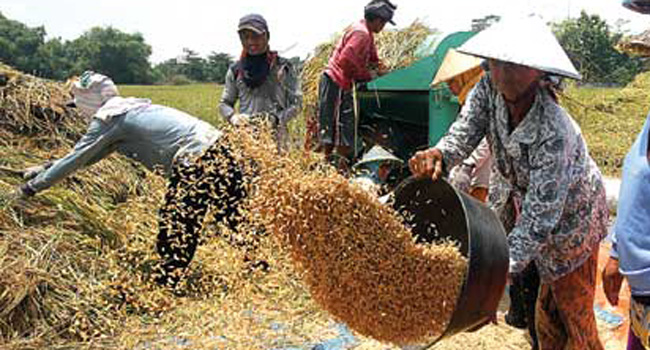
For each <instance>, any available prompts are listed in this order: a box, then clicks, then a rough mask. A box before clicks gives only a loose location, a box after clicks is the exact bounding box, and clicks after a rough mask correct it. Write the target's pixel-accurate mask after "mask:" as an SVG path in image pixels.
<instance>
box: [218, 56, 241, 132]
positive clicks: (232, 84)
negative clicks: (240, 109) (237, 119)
mask: <svg viewBox="0 0 650 350" xmlns="http://www.w3.org/2000/svg"><path fill="white" fill-rule="evenodd" d="M238 98H239V92H238V90H237V80H236V77H235V73H234V69H232V68H228V73H226V84H225V85H224V87H223V93H222V95H221V101H219V114H221V116H222V117H223V118H224V119H225V120H226V121H227V122H230V117H232V116H233V115H234V114H235V102H237V99H238Z"/></svg>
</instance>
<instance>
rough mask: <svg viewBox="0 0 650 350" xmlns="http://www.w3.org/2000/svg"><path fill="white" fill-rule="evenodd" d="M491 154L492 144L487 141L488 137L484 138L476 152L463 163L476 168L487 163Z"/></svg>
mask: <svg viewBox="0 0 650 350" xmlns="http://www.w3.org/2000/svg"><path fill="white" fill-rule="evenodd" d="M491 156H492V152H490V145H489V144H488V143H487V139H485V138H484V139H483V140H482V141H481V143H479V144H478V146H477V147H476V149H475V150H474V152H472V154H470V155H469V157H468V158H467V159H465V160H464V161H463V163H464V164H467V165H470V166H472V167H474V168H479V167H481V165H483V164H485V162H487V161H488V159H490V157H491Z"/></svg>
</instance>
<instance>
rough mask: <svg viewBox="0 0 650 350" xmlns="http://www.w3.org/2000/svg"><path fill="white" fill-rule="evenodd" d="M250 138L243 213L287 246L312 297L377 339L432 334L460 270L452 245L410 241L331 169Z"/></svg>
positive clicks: (450, 303)
mask: <svg viewBox="0 0 650 350" xmlns="http://www.w3.org/2000/svg"><path fill="white" fill-rule="evenodd" d="M258 140H259V139H251V140H250V141H252V142H250V141H247V142H250V143H248V144H244V145H243V149H244V150H245V151H244V153H247V154H249V155H252V158H253V159H254V161H255V163H256V169H257V171H259V177H258V178H257V179H256V180H253V187H254V188H255V191H256V194H255V195H254V196H253V198H252V199H251V203H250V207H249V210H250V213H249V215H250V217H254V218H255V220H256V222H259V223H263V224H264V225H265V226H266V229H267V230H268V232H270V233H272V234H273V235H274V236H275V237H277V238H279V240H280V242H282V244H281V245H282V246H285V247H287V248H288V249H289V251H290V254H291V257H292V258H293V260H294V262H295V263H296V264H297V266H298V268H299V271H300V272H301V273H302V276H303V280H304V281H305V283H306V284H307V287H308V289H309V291H310V293H311V295H312V297H313V298H314V300H315V301H316V302H317V303H318V304H319V305H320V306H322V307H323V308H324V309H325V310H327V311H328V312H330V313H331V314H332V315H334V317H335V318H337V319H339V320H342V321H344V322H345V323H347V324H348V326H350V327H351V328H352V329H354V330H355V331H357V332H359V333H361V334H362V335H365V336H370V337H373V338H375V339H377V340H380V341H384V342H391V343H395V344H412V343H422V342H426V341H430V340H433V339H434V338H437V337H439V336H440V335H441V334H442V333H443V331H444V330H445V328H446V326H447V324H448V322H449V320H450V318H451V314H452V312H453V310H454V307H455V304H456V300H457V298H458V294H459V291H460V288H461V285H462V283H463V280H464V276H465V272H466V267H467V260H466V258H464V257H463V256H462V255H461V253H460V252H459V250H458V247H457V246H456V245H455V244H454V243H453V242H449V241H443V242H436V243H435V244H416V243H415V242H414V238H413V237H412V236H411V233H410V230H409V229H408V228H407V227H406V226H405V224H404V221H403V220H402V218H401V217H400V216H399V215H398V214H397V212H396V211H394V210H393V209H392V208H390V207H388V206H386V205H383V204H381V203H380V202H379V201H377V199H376V198H375V197H373V196H372V195H371V194H369V193H367V192H365V191H363V190H362V189H361V188H359V187H357V186H355V185H352V184H351V183H350V182H349V180H348V179H346V178H344V177H342V176H341V175H339V174H337V173H336V172H335V171H334V170H333V169H332V168H330V167H325V166H320V165H317V164H316V163H314V160H313V159H311V160H310V159H309V158H306V157H305V158H303V159H300V158H299V157H296V156H294V157H278V156H277V155H275V154H274V152H273V151H272V150H270V149H267V150H264V151H260V149H259V146H252V147H251V144H252V143H254V142H258ZM247 142H244V143H247Z"/></svg>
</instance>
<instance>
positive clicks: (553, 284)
mask: <svg viewBox="0 0 650 350" xmlns="http://www.w3.org/2000/svg"><path fill="white" fill-rule="evenodd" d="M503 43H507V45H503ZM530 43H534V44H533V45H531V44H530ZM459 51H461V52H464V53H467V54H471V55H475V56H477V57H483V58H485V59H487V60H488V67H489V72H488V73H487V74H486V76H485V77H484V78H482V79H481V81H480V82H479V83H478V84H477V86H476V87H475V88H474V90H473V91H472V92H471V93H470V96H469V97H468V102H467V104H466V105H465V106H464V108H463V110H462V112H461V116H460V118H459V119H458V120H457V121H456V122H455V123H454V124H452V126H451V128H450V130H449V133H448V134H447V135H446V136H445V137H444V138H443V139H442V140H440V142H438V144H437V145H436V146H435V147H433V148H430V149H428V150H425V151H420V152H417V153H416V154H415V155H414V156H413V157H412V158H411V160H410V161H409V167H410V169H411V171H412V172H413V174H415V175H416V176H419V177H431V178H432V179H433V180H434V181H435V180H437V179H439V178H440V177H441V176H442V174H443V172H444V171H446V170H447V169H449V168H451V167H453V166H454V165H456V164H457V163H458V162H460V161H461V160H462V159H464V158H466V157H467V156H468V155H469V154H470V153H471V152H472V150H473V149H474V148H475V147H476V146H477V145H478V144H479V142H480V141H481V139H482V138H483V137H487V139H488V143H489V145H490V148H491V150H492V154H493V156H494V162H495V167H494V169H495V171H493V172H492V174H491V176H493V177H496V178H498V182H496V183H497V184H498V186H493V187H491V189H490V203H491V205H492V206H493V207H494V209H495V210H496V212H497V214H499V216H501V217H502V221H505V220H508V219H509V220H511V221H512V223H513V224H512V229H510V230H509V234H508V243H509V249H510V269H509V271H510V274H511V276H514V275H516V274H518V273H521V272H522V271H523V270H524V269H525V268H526V267H528V266H529V265H530V263H531V262H534V263H535V266H536V268H537V270H538V272H539V275H540V278H541V286H540V291H539V297H538V299H537V305H536V316H537V317H536V319H535V326H536V329H537V335H538V337H539V346H540V349H602V348H603V347H602V344H601V343H600V340H599V338H598V332H597V329H596V322H595V316H594V312H593V302H594V290H595V283H596V265H597V256H598V248H599V243H600V241H601V240H602V238H603V237H604V236H605V234H606V230H607V220H608V210H607V204H606V200H605V191H604V187H603V183H602V177H601V174H600V171H599V170H598V168H597V166H596V164H595V163H594V161H593V160H592V159H591V157H590V156H589V154H588V152H587V147H586V145H585V141H584V139H583V137H582V135H581V132H580V129H579V127H578V126H577V124H576V123H575V122H574V121H573V119H571V117H570V116H569V115H568V114H567V113H566V111H565V110H564V109H562V108H561V107H560V106H559V105H558V102H557V99H556V97H555V94H554V91H553V90H552V89H551V87H550V86H551V85H550V84H549V83H548V82H547V81H548V79H547V76H548V75H551V74H555V75H561V76H567V77H571V78H576V79H577V78H580V75H579V74H578V73H577V72H576V70H575V68H574V67H573V65H572V64H571V62H570V61H569V59H568V57H567V56H566V54H565V53H564V51H563V50H562V48H561V47H560V45H559V43H558V42H557V40H556V39H555V37H554V36H553V34H552V33H551V31H550V30H549V28H548V27H547V26H546V25H545V24H544V23H543V22H541V20H539V19H537V18H533V17H528V18H523V19H519V20H514V19H513V20H504V21H502V22H500V23H498V24H495V25H494V26H492V27H490V28H488V29H486V30H485V31H483V32H481V33H479V34H477V35H476V36H475V37H473V38H472V39H470V40H469V41H468V42H467V43H465V44H464V45H463V46H462V47H461V48H460V49H459ZM512 213H514V214H515V215H509V214H512ZM503 215H506V216H510V218H507V217H503Z"/></svg>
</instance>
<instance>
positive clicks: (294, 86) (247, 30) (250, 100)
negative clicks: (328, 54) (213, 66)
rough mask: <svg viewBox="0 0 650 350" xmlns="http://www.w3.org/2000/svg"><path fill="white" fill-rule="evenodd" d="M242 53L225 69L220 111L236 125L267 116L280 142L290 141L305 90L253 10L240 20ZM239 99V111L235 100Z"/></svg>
mask: <svg viewBox="0 0 650 350" xmlns="http://www.w3.org/2000/svg"><path fill="white" fill-rule="evenodd" d="M238 33H239V39H240V40H241V44H242V49H243V50H242V54H241V57H240V58H239V61H237V62H235V63H234V64H233V65H232V66H230V68H229V69H228V73H226V84H225V86H224V90H223V95H222V96H221V101H220V103H219V113H220V114H221V116H222V117H223V118H225V119H226V121H228V122H230V123H231V124H233V125H236V126H241V125H245V124H248V123H249V122H250V121H251V118H253V119H255V118H265V119H268V120H269V121H270V122H271V124H272V125H273V126H274V127H275V131H276V132H277V134H276V137H277V141H278V146H279V147H280V148H281V149H286V147H288V143H289V134H288V131H287V124H288V123H289V121H290V120H291V119H293V118H294V117H295V116H296V115H297V114H298V112H299V110H300V105H301V103H302V92H301V90H300V86H299V82H298V76H297V73H296V70H295V68H294V67H293V65H292V64H291V62H289V60H287V59H285V58H283V57H280V56H278V53H277V52H276V51H271V50H270V49H269V38H270V32H269V28H268V26H267V24H266V20H265V19H264V17H262V16H260V15H257V14H250V15H246V16H244V17H242V18H241V19H240V20H239V27H238ZM237 101H239V111H236V110H235V103H236V102H237Z"/></svg>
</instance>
